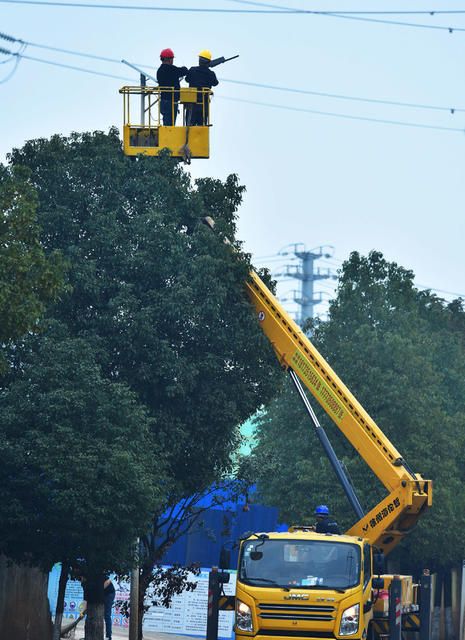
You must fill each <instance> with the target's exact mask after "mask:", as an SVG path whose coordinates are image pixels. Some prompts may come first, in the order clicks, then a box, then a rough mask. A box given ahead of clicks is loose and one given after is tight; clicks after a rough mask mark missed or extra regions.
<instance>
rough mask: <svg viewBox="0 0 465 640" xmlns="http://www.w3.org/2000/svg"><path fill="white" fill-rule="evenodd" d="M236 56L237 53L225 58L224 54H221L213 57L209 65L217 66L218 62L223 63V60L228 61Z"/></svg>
mask: <svg viewBox="0 0 465 640" xmlns="http://www.w3.org/2000/svg"><path fill="white" fill-rule="evenodd" d="M238 57H239V54H237V56H232V57H231V58H225V57H224V56H221V58H215V59H214V60H212V61H211V62H210V64H209V67H210V68H211V67H217V66H218V65H219V64H223V62H229V61H230V60H234V58H238Z"/></svg>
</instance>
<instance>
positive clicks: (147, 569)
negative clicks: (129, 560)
mask: <svg viewBox="0 0 465 640" xmlns="http://www.w3.org/2000/svg"><path fill="white" fill-rule="evenodd" d="M152 574H153V567H152V564H150V565H148V564H145V565H143V566H142V568H141V570H140V575H139V619H138V636H137V638H138V640H142V639H143V634H142V623H143V621H144V613H145V594H146V593H147V589H148V587H149V585H150V582H151V580H152Z"/></svg>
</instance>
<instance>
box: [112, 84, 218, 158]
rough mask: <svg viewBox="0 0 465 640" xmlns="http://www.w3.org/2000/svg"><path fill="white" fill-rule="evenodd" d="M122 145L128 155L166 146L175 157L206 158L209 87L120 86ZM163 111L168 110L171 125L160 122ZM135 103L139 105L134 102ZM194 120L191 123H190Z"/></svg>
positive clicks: (153, 152)
mask: <svg viewBox="0 0 465 640" xmlns="http://www.w3.org/2000/svg"><path fill="white" fill-rule="evenodd" d="M119 91H120V93H122V94H123V105H124V108H123V148H124V153H125V154H126V155H129V156H136V155H139V154H144V155H147V156H158V155H159V153H160V151H161V150H162V149H168V150H169V151H170V152H171V155H172V156H173V157H175V158H184V159H186V156H187V159H188V160H190V158H208V157H209V156H210V142H209V138H210V126H211V125H210V123H209V117H210V98H211V95H212V91H211V89H196V88H187V87H184V88H181V89H179V90H177V89H172V88H163V87H144V86H139V87H122V88H121V89H120V90H119ZM162 102H164V108H163V111H164V112H165V117H166V107H167V106H168V111H169V109H171V122H174V121H175V114H176V113H177V111H178V107H179V111H180V112H181V113H179V114H178V116H177V117H178V122H179V120H181V121H182V124H175V125H173V126H165V125H164V124H163V114H162V108H161V107H162ZM137 103H139V104H137ZM194 123H195V124H194Z"/></svg>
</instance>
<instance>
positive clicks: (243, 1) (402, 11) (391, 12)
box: [229, 0, 465, 16]
mask: <svg viewBox="0 0 465 640" xmlns="http://www.w3.org/2000/svg"><path fill="white" fill-rule="evenodd" d="M229 2H237V3H238V4H248V5H254V6H257V7H271V8H273V9H287V10H288V11H301V12H302V13H316V14H325V15H326V14H331V15H335V14H349V15H351V14H361V15H382V16H383V15H422V16H435V15H441V14H448V15H450V14H464V13H465V9H423V10H417V11H415V10H408V9H400V10H395V9H387V10H384V9H376V10H373V11H366V10H365V11H359V10H357V11H350V10H347V9H340V10H331V11H328V10H323V11H318V10H316V9H315V10H310V9H296V8H294V7H283V6H281V5H277V4H269V3H266V2H253V1H252V0H229Z"/></svg>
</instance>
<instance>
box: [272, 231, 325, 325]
mask: <svg viewBox="0 0 465 640" xmlns="http://www.w3.org/2000/svg"><path fill="white" fill-rule="evenodd" d="M333 252H334V247H332V246H330V245H325V246H321V247H316V248H314V249H311V250H309V251H308V250H307V249H306V248H305V245H304V244H303V243H302V242H298V243H295V244H292V245H288V246H287V247H284V248H283V249H281V251H279V255H282V256H287V255H294V256H295V257H296V258H298V259H299V261H300V264H297V265H295V264H292V265H290V264H289V265H286V266H285V267H284V271H282V272H280V273H276V274H274V275H275V276H276V277H286V278H293V279H295V280H300V283H301V284H300V291H294V292H293V300H294V302H296V303H297V304H298V305H299V306H300V317H299V319H298V322H299V324H300V325H303V323H304V322H305V320H307V318H313V317H314V308H315V305H317V304H319V303H320V302H322V298H321V293H318V294H317V295H318V296H319V297H315V288H314V284H315V281H316V280H328V279H331V280H337V276H336V275H335V274H333V273H332V272H331V270H330V269H329V268H327V269H320V267H317V268H316V269H315V261H316V260H319V259H321V258H331V257H332V256H333Z"/></svg>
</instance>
